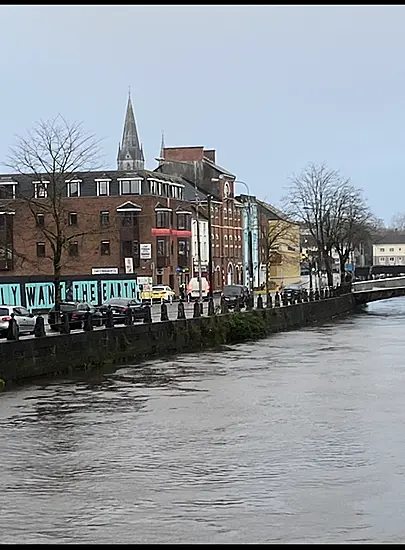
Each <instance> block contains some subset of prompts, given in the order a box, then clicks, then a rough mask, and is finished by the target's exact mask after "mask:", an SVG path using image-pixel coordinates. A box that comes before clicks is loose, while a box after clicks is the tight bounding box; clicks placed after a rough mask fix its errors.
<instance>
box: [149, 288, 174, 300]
mask: <svg viewBox="0 0 405 550" xmlns="http://www.w3.org/2000/svg"><path fill="white" fill-rule="evenodd" d="M174 297H175V292H174V290H172V289H171V288H170V286H165V285H156V286H153V287H152V302H155V301H158V302H161V301H162V300H163V301H164V302H169V303H170V304H171V303H173V300H174Z"/></svg>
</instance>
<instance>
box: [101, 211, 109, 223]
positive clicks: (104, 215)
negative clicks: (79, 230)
mask: <svg viewBox="0 0 405 550" xmlns="http://www.w3.org/2000/svg"><path fill="white" fill-rule="evenodd" d="M100 225H101V226H102V227H106V226H107V225H110V213H109V212H108V211H107V210H102V211H101V212H100Z"/></svg>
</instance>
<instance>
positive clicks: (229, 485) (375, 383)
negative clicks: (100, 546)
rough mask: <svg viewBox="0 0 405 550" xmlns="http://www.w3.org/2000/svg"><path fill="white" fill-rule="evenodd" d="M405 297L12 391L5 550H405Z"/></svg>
mask: <svg viewBox="0 0 405 550" xmlns="http://www.w3.org/2000/svg"><path fill="white" fill-rule="evenodd" d="M404 335H405V300H404V299H401V298H397V299H394V300H391V301H385V302H380V303H376V304H372V305H370V306H369V308H368V310H367V311H366V312H364V313H361V314H357V315H353V316H351V317H348V318H346V319H343V320H341V321H338V322H333V323H330V324H327V325H323V326H321V327H317V328H307V329H303V330H298V331H294V332H289V333H281V334H277V335H273V336H271V337H270V338H268V339H267V340H263V341H260V342H256V343H252V344H244V345H237V346H234V347H232V348H229V349H227V350H226V351H225V352H223V353H201V354H199V355H188V356H187V355H184V356H181V357H179V358H177V359H170V360H168V361H154V362H150V363H147V364H144V365H142V366H141V367H139V366H138V367H133V368H131V367H124V368H122V369H119V370H118V371H117V372H115V373H114V374H109V375H104V376H101V375H99V376H98V377H96V378H94V379H92V380H76V381H71V380H62V381H61V380H59V381H57V382H53V383H49V382H48V383H46V384H45V383H44V384H42V385H40V384H37V385H32V386H29V387H24V388H20V389H16V390H10V391H9V392H5V393H3V394H1V395H0V437H1V439H0V460H1V490H0V510H1V513H0V532H1V542H2V543H35V542H37V543H272V542H273V543H274V542H281V543H296V542H297V543H300V542H301V543H333V542H335V543H344V542H357V543H361V542H373V543H377V542H381V543H400V542H403V540H404V539H405V522H404V515H405V495H404V493H405V489H404V487H405V460H404V457H405V435H404V427H403V426H404V424H403V423H404V418H405V398H404V394H405V338H404Z"/></svg>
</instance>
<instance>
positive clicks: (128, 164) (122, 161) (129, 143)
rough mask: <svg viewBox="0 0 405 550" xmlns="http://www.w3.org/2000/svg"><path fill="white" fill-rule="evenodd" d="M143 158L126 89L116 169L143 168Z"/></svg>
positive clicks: (129, 91)
mask: <svg viewBox="0 0 405 550" xmlns="http://www.w3.org/2000/svg"><path fill="white" fill-rule="evenodd" d="M144 164H145V158H144V155H143V150H142V146H141V145H140V143H139V138H138V131H137V129H136V122H135V115H134V110H133V107H132V101H131V90H130V89H129V90H128V104H127V112H126V115H125V123H124V130H123V133H122V141H121V146H119V147H118V156H117V168H118V170H143V169H144Z"/></svg>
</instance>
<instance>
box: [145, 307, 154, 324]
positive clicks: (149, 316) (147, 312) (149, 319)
mask: <svg viewBox="0 0 405 550" xmlns="http://www.w3.org/2000/svg"><path fill="white" fill-rule="evenodd" d="M143 322H144V323H151V322H152V310H151V307H150V305H149V304H146V306H145V315H144V318H143Z"/></svg>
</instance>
